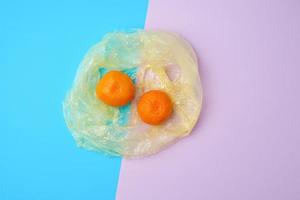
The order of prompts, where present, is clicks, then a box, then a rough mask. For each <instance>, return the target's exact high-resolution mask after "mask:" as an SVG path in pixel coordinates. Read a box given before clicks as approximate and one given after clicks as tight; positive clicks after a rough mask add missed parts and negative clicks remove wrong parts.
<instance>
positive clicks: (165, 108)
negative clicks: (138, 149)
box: [138, 90, 173, 125]
mask: <svg viewBox="0 0 300 200" xmlns="http://www.w3.org/2000/svg"><path fill="white" fill-rule="evenodd" d="M172 111H173V105H172V101H171V99H170V97H169V96H168V95H167V94H166V93H165V92H163V91H160V90H151V91H149V92H146V93H145V94H143V95H142V97H141V98H140V100H139V102H138V113H139V116H140V118H141V119H142V120H143V121H144V122H145V123H147V124H151V125H159V124H161V123H163V122H164V121H166V120H167V119H168V118H169V117H170V115H171V114H172Z"/></svg>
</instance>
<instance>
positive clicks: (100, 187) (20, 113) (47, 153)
mask: <svg viewBox="0 0 300 200" xmlns="http://www.w3.org/2000/svg"><path fill="white" fill-rule="evenodd" d="M147 4H148V2H147V1H146V0H140V1H121V0H120V1H109V0H105V1H81V2H76V1H71V0H68V1H48V2H43V1H32V0H31V1H3V0H1V1H0V69H1V71H0V92H1V93H0V95H1V96H0V113H1V115H0V134H1V137H0V199H1V200H6V199H10V200H11V199H30V200H34V199H39V200H40V199H51V200H53V199H72V200H76V199H89V200H90V199H114V198H115V193H116V189H117V182H118V175H119V169H120V162H121V159H120V158H107V157H105V156H103V155H99V154H97V153H94V152H90V151H86V150H84V149H79V148H77V147H76V145H75V142H74V140H73V138H72V136H71V134H70V133H69V131H68V130H67V128H66V125H65V123H64V119H63V114H62V101H63V99H64V96H65V94H66V91H67V90H68V89H69V88H70V87H71V84H72V81H73V79H74V76H75V72H76V69H77V67H78V65H79V63H80V61H81V60H82V58H83V56H84V54H85V53H86V52H87V50H88V49H89V47H91V46H92V45H93V44H95V43H96V42H98V41H99V40H100V39H101V37H102V36H103V34H105V33H106V32H109V31H113V30H119V29H128V28H143V27H144V22H145V16H146V10H147Z"/></svg>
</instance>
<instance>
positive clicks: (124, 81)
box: [96, 71, 135, 106]
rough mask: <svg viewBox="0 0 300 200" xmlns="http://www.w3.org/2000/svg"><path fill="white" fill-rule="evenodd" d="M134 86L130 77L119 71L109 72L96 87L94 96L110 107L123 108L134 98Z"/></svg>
mask: <svg viewBox="0 0 300 200" xmlns="http://www.w3.org/2000/svg"><path fill="white" fill-rule="evenodd" d="M134 92H135V89H134V85H133V82H132V80H131V79H130V77H129V76H128V75H126V74H124V73H122V72H120V71H110V72H108V73H107V74H105V75H104V76H103V78H102V79H100V81H99V82H98V84H97V86H96V95H97V97H98V98H99V99H100V100H102V101H103V102H104V103H106V104H108V105H110V106H123V105H126V104H128V103H129V102H130V101H131V100H132V99H133V97H134Z"/></svg>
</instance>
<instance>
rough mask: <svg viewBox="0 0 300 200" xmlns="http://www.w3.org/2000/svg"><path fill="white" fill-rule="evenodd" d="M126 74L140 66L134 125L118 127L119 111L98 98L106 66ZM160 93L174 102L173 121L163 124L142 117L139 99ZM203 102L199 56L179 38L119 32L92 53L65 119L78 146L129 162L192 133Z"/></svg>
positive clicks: (132, 117) (159, 33) (82, 68)
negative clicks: (148, 123) (154, 91)
mask: <svg viewBox="0 0 300 200" xmlns="http://www.w3.org/2000/svg"><path fill="white" fill-rule="evenodd" d="M103 66H104V67H106V68H107V69H108V70H111V69H117V70H124V69H128V68H131V67H138V70H137V73H136V96H135V99H134V100H133V102H132V103H131V110H130V115H129V123H128V124H127V125H125V126H124V125H120V124H118V118H119V114H120V113H119V109H118V108H114V107H110V106H107V105H105V104H104V103H103V102H101V101H99V100H98V99H97V98H96V96H95V86H96V83H97V81H98V80H99V78H100V77H99V73H98V70H99V68H100V67H103ZM152 89H160V90H163V91H165V92H167V93H168V95H169V96H170V97H171V99H172V101H173V103H174V105H173V106H174V112H173V114H172V116H171V118H170V119H168V120H167V121H166V122H165V123H163V124H161V125H159V126H151V125H147V124H145V123H144V122H142V121H141V120H140V119H139V116H138V113H137V100H138V99H139V97H140V96H141V95H142V94H143V93H144V92H146V91H148V90H152ZM201 104H202V87H201V82H200V78H199V72H198V64H197V58H196V55H195V53H194V51H193V49H192V48H191V46H190V45H189V44H188V43H187V42H186V41H185V40H184V39H183V38H182V37H180V36H179V35H177V34H174V33H168V32H162V31H142V30H138V31H135V32H130V33H125V32H113V33H109V34H107V35H106V36H105V37H104V38H103V40H102V41H101V42H100V43H98V44H97V45H95V46H94V47H93V48H92V49H91V50H90V51H89V52H88V54H87V55H86V57H85V58H84V60H83V62H82V63H81V65H80V68H79V70H78V72H77V76H76V79H75V81H74V85H73V88H72V89H71V90H70V92H69V93H68V95H67V96H66V99H65V101H64V116H65V120H66V123H67V125H68V127H69V129H70V131H71V132H72V134H73V136H74V138H75V140H76V142H77V144H78V145H79V146H81V147H84V148H88V149H91V150H95V151H100V152H105V153H107V154H109V155H121V156H124V157H127V158H132V157H141V156H146V155H151V154H154V153H157V152H158V151H160V150H162V149H163V148H165V147H167V146H169V145H170V144H172V143H174V142H175V141H176V140H177V139H179V138H181V137H184V136H186V135H188V134H190V132H191V131H192V129H193V127H194V125H195V124H196V122H197V120H198V117H199V114H200V110H201Z"/></svg>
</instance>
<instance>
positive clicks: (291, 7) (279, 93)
mask: <svg viewBox="0 0 300 200" xmlns="http://www.w3.org/2000/svg"><path fill="white" fill-rule="evenodd" d="M146 28H147V29H163V30H169V31H176V32H178V33H181V34H182V35H183V36H184V37H185V38H187V39H188V40H189V41H190V42H191V43H192V45H193V46H194V47H195V50H196V51H197V53H198V56H199V62H200V66H199V70H200V75H201V78H202V82H203V87H204V108H203V110H202V113H201V116H200V120H199V123H198V124H197V126H196V128H195V129H194V131H193V133H192V135H191V136H190V137H187V138H186V139H183V140H182V141H180V142H178V143H177V144H176V145H174V146H172V147H170V148H169V149H168V150H166V151H163V152H161V153H159V154H157V155H155V156H151V157H148V158H144V159H138V160H123V162H122V167H121V173H120V179H119V186H118V193H117V199H119V200H124V199H125V200H153V199H156V200H166V199H172V200H179V199H186V200H194V199H195V200H196V199H203V200H215V199H217V200H219V199H220V200H224V199H228V200H229V199H230V200H241V199H242V200H253V199H264V200H265V199H272V200H279V199H288V200H297V199H300V173H299V169H300V146H299V145H300V136H299V134H300V114H299V113H300V90H299V86H300V77H299V76H300V1H297V0H294V1H293V0H288V1H284V0H280V1H279V0H275V1H271V0H270V1H267V0H263V1H259V0H244V1H240V0H228V1H223V0H206V1H204V0H200V1H196V0H195V1H192V0H180V1H171V0H161V1H159V0H153V1H150V3H149V8H148V16H147V22H146Z"/></svg>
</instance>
